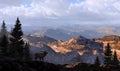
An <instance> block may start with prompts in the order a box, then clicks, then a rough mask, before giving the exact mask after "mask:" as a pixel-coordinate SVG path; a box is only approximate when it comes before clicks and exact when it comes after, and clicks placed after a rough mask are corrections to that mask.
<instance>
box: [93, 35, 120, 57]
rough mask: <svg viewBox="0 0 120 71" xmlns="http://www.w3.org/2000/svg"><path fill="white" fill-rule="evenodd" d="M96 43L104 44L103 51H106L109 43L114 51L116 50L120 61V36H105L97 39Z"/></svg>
mask: <svg viewBox="0 0 120 71" xmlns="http://www.w3.org/2000/svg"><path fill="white" fill-rule="evenodd" d="M95 41H96V42H99V43H103V49H105V47H106V45H107V43H109V44H110V46H111V48H112V51H114V50H116V52H117V55H118V59H120V36H118V35H109V36H103V37H102V38H99V39H96V40H95Z"/></svg>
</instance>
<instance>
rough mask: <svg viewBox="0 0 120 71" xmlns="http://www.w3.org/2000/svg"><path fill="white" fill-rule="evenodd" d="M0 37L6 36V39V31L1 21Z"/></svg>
mask: <svg viewBox="0 0 120 71" xmlns="http://www.w3.org/2000/svg"><path fill="white" fill-rule="evenodd" d="M0 35H1V37H3V36H6V37H8V33H7V29H6V25H5V22H4V21H3V24H2V26H1V32H0Z"/></svg>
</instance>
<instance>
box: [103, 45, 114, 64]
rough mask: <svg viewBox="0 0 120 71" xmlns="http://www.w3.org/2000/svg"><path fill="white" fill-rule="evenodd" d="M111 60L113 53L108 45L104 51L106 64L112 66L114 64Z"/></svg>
mask: <svg viewBox="0 0 120 71" xmlns="http://www.w3.org/2000/svg"><path fill="white" fill-rule="evenodd" d="M111 58H112V51H111V47H110V45H109V43H108V44H107V46H106V49H105V51H104V59H105V60H104V64H106V65H109V64H111V63H112V61H111Z"/></svg>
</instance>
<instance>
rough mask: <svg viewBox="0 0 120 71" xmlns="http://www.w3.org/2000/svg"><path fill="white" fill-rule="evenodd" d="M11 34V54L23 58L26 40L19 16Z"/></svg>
mask: <svg viewBox="0 0 120 71" xmlns="http://www.w3.org/2000/svg"><path fill="white" fill-rule="evenodd" d="M10 35H11V36H10V55H11V57H14V58H16V59H18V60H22V58H23V47H24V41H23V39H22V37H23V32H22V29H21V23H20V20H19V18H17V20H16V23H15V26H14V28H13V29H12V30H11V33H10Z"/></svg>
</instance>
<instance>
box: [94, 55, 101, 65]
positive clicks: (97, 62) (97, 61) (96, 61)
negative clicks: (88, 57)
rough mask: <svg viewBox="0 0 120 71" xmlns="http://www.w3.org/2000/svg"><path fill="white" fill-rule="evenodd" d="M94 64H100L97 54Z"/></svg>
mask: <svg viewBox="0 0 120 71" xmlns="http://www.w3.org/2000/svg"><path fill="white" fill-rule="evenodd" d="M94 64H95V65H97V66H99V65H100V61H99V57H98V56H97V57H96V60H95V63H94Z"/></svg>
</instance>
